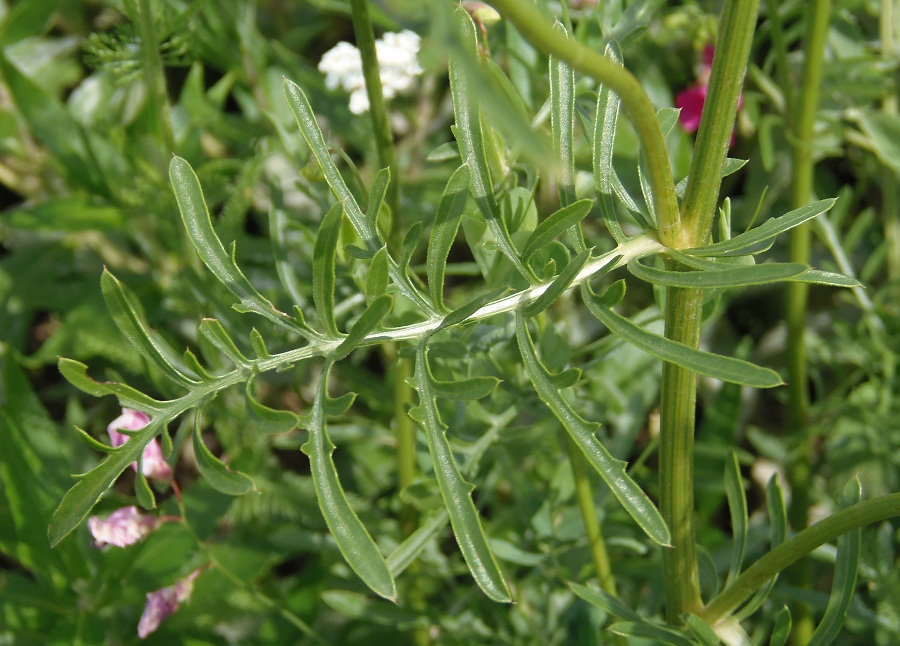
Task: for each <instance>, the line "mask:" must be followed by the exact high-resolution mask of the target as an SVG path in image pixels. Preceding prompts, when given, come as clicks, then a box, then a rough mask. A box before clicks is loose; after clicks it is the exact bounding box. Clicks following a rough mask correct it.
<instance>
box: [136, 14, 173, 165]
mask: <svg viewBox="0 0 900 646" xmlns="http://www.w3.org/2000/svg"><path fill="white" fill-rule="evenodd" d="M139 13H140V25H139V26H138V28H139V29H140V33H141V43H142V44H143V47H142V49H143V54H144V75H145V78H146V83H147V90H148V91H149V93H150V100H151V102H152V103H153V106H154V109H155V112H156V121H157V127H158V128H159V134H160V136H161V137H162V141H163V145H164V146H165V148H166V153H167V154H169V155H171V154H174V153H175V152H176V151H175V135H174V134H173V133H172V116H171V114H170V111H169V92H168V90H167V89H166V77H165V76H164V74H163V66H162V59H161V58H160V56H159V41H158V40H157V38H156V27H155V26H154V24H153V12H152V9H151V2H150V0H141V3H140V9H139Z"/></svg>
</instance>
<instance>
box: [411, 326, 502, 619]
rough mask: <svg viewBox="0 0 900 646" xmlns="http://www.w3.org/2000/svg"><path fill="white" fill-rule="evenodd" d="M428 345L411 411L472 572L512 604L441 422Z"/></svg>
mask: <svg viewBox="0 0 900 646" xmlns="http://www.w3.org/2000/svg"><path fill="white" fill-rule="evenodd" d="M426 342H427V339H426V340H423V341H422V342H421V343H420V344H419V347H418V350H417V351H416V371H415V380H416V382H415V383H416V389H417V390H418V391H419V406H418V407H416V408H414V409H412V410H410V416H411V417H412V418H413V419H414V420H415V421H417V422H418V423H419V424H420V425H421V426H422V428H423V429H424V430H425V434H426V435H427V437H428V450H429V452H430V453H431V460H432V462H433V463H434V475H435V478H437V481H438V488H439V489H440V491H441V498H443V500H444V506H445V507H446V508H447V512H448V513H449V514H450V526H451V527H452V528H453V535H454V536H456V542H457V544H458V545H459V549H460V551H461V552H462V555H463V558H464V559H465V561H466V565H468V566H469V571H471V572H472V576H473V577H474V578H475V582H476V583H478V586H479V587H480V588H481V589H482V590H483V591H484V593H485V594H486V595H487V596H488V597H489V598H491V599H493V600H494V601H500V602H510V601H512V596H511V595H510V592H509V588H508V587H507V585H506V581H505V580H504V579H503V574H502V573H501V572H500V567H499V566H498V565H497V560H496V558H495V557H494V554H493V552H492V551H491V548H490V546H489V545H488V542H487V537H486V536H485V534H484V528H483V527H482V526H481V521H480V519H479V515H478V510H477V509H476V508H475V503H474V502H473V501H472V491H473V490H474V488H475V487H474V486H473V485H471V484H470V483H468V482H466V481H465V479H463V476H462V474H461V473H460V471H459V467H458V466H457V465H456V459H455V458H454V457H453V451H452V449H451V448H450V443H449V442H448V441H447V435H446V431H447V427H446V425H444V424H443V422H441V418H440V415H439V413H438V409H437V402H436V401H435V394H434V392H433V386H432V376H431V369H430V367H429V365H428V357H427V351H428V350H427V345H426Z"/></svg>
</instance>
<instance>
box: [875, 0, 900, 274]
mask: <svg viewBox="0 0 900 646" xmlns="http://www.w3.org/2000/svg"><path fill="white" fill-rule="evenodd" d="M894 2H895V0H881V22H880V30H879V31H880V35H881V56H882V58H884V59H885V60H886V61H891V60H893V59H894V57H895V56H896V48H895V44H894ZM896 78H897V74H896V72H895V73H894V79H895V83H896ZM896 87H897V86H896V85H895V84H889V85H888V88H889V90H888V94H887V96H885V97H884V101H883V102H882V104H881V109H882V111H883V112H884V113H885V114H887V115H891V116H896V115H897V89H896ZM881 187H882V189H881V190H882V191H883V198H882V204H881V209H882V212H883V213H884V239H885V241H886V243H887V268H888V281H889V282H893V281H895V280H897V279H898V278H900V204H898V201H900V200H898V190H897V176H896V174H895V172H894V171H893V170H891V169H890V168H887V167H885V169H884V171H883V176H882V182H881Z"/></svg>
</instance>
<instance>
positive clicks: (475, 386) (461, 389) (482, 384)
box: [431, 377, 500, 401]
mask: <svg viewBox="0 0 900 646" xmlns="http://www.w3.org/2000/svg"><path fill="white" fill-rule="evenodd" d="M499 383H500V380H499V379H497V378H496V377H469V378H468V379H459V380H456V381H437V380H436V379H432V382H431V387H432V389H433V390H434V394H435V395H436V396H437V397H441V398H443V399H455V400H461V401H468V400H471V399H481V398H482V397H487V396H488V395H490V394H491V392H493V390H494V388H496V387H497V384H499Z"/></svg>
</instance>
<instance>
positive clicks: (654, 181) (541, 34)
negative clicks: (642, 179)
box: [491, 0, 689, 248]
mask: <svg viewBox="0 0 900 646" xmlns="http://www.w3.org/2000/svg"><path fill="white" fill-rule="evenodd" d="M491 5H492V6H493V7H494V8H495V9H497V11H499V12H500V13H501V14H503V16H504V17H505V18H506V19H507V20H509V21H510V22H511V23H513V25H515V27H516V29H518V30H519V32H521V34H522V35H523V36H524V37H525V39H526V40H527V41H528V42H530V43H531V44H532V45H534V46H535V47H537V48H538V49H540V50H541V51H543V52H544V53H546V54H550V55H552V56H555V57H557V58H559V59H560V60H562V61H565V62H566V63H568V64H569V65H570V66H571V67H572V68H573V69H575V70H577V71H579V72H581V73H582V74H587V75H588V76H590V77H591V78H593V79H594V80H596V81H599V82H600V83H603V84H604V85H606V86H607V87H609V88H610V89H611V90H612V91H613V92H615V93H616V94H618V95H619V97H620V98H621V100H622V107H623V108H624V109H625V112H626V113H628V116H629V118H630V119H631V122H632V124H633V125H634V129H635V130H636V131H637V134H638V137H639V138H640V140H641V150H642V151H643V153H644V159H645V162H646V169H647V174H648V175H649V180H650V187H651V190H652V193H653V203H654V205H655V206H656V211H657V223H658V225H659V241H660V242H662V243H663V244H664V245H666V246H670V247H677V248H684V247H686V246H689V245H687V244H686V241H685V240H683V239H682V238H681V226H680V219H679V213H678V199H677V198H676V196H675V182H674V180H673V179H672V167H671V166H670V165H669V154H668V152H667V150H666V142H665V140H664V139H663V136H662V131H661V130H660V129H659V123H658V122H657V121H656V110H655V109H654V107H653V104H652V103H651V102H650V99H649V98H648V97H647V93H646V92H644V88H642V87H641V85H640V83H638V81H637V79H636V78H635V77H634V75H633V74H631V72H629V71H628V70H626V69H624V68H622V67H619V66H618V65H616V64H615V63H614V62H613V61H611V60H610V59H608V58H606V57H604V56H602V55H600V54H598V53H597V52H595V51H594V50H592V49H590V48H588V47H586V46H584V45H582V44H581V43H579V42H576V41H575V40H573V39H571V38H567V37H566V36H565V35H564V34H562V33H561V32H559V31H557V30H556V29H554V28H553V26H552V24H550V22H549V21H548V20H547V19H546V18H544V16H543V15H541V13H540V12H539V11H538V10H537V9H535V8H534V7H533V6H532V5H531V3H529V2H523V1H522V0H492V1H491Z"/></svg>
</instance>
